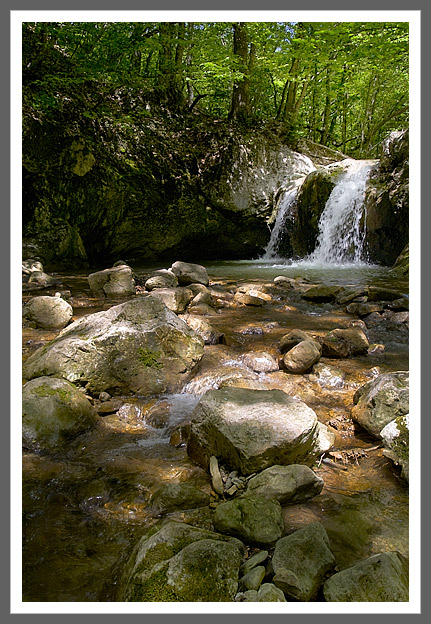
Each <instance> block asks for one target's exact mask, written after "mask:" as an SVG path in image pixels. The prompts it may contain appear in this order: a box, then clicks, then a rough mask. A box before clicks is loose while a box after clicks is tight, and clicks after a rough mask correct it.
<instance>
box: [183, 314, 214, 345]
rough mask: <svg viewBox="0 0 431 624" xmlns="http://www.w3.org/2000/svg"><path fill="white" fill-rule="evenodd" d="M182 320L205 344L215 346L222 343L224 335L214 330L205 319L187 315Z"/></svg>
mask: <svg viewBox="0 0 431 624" xmlns="http://www.w3.org/2000/svg"><path fill="white" fill-rule="evenodd" d="M181 318H182V319H183V320H184V321H185V322H186V323H187V325H188V326H189V327H191V328H192V329H193V331H195V332H196V333H197V334H198V336H200V337H201V338H202V340H203V341H204V343H205V344H208V345H215V344H218V343H220V342H222V340H223V336H224V334H223V333H222V332H219V331H217V330H216V329H214V328H213V327H212V326H211V325H210V324H209V323H208V321H206V320H205V319H203V318H201V317H199V316H196V315H194V314H193V315H192V314H185V315H184V316H182V317H181Z"/></svg>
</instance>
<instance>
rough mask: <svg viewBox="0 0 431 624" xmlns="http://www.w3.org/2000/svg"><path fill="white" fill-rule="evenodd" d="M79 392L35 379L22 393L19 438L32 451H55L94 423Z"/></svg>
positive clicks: (93, 415)
mask: <svg viewBox="0 0 431 624" xmlns="http://www.w3.org/2000/svg"><path fill="white" fill-rule="evenodd" d="M96 418H97V416H96V412H95V410H94V409H93V406H92V405H91V403H90V402H89V400H88V399H87V398H85V396H83V394H82V392H80V391H79V390H78V389H77V388H76V387H75V386H74V385H72V384H71V383H69V382H68V381H65V380H63V379H53V378H51V377H38V378H37V379H33V380H32V381H29V382H28V383H26V384H25V385H24V387H23V392H22V438H23V443H24V446H26V447H27V448H30V449H33V450H40V449H42V450H51V451H59V450H61V449H62V448H64V447H65V446H66V445H67V443H68V442H70V440H71V439H72V438H74V437H76V436H77V435H79V434H80V433H82V432H83V431H86V430H87V429H89V428H90V427H92V426H93V425H94V424H95V422H96Z"/></svg>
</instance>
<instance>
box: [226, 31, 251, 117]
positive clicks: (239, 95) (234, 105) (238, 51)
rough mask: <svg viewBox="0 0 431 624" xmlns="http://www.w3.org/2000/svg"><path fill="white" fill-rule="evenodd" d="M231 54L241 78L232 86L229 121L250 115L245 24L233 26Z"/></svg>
mask: <svg viewBox="0 0 431 624" xmlns="http://www.w3.org/2000/svg"><path fill="white" fill-rule="evenodd" d="M233 53H234V55H235V57H236V59H237V62H238V69H239V71H240V72H241V73H242V74H243V77H242V79H240V80H236V81H235V83H234V85H233V91H232V102H231V109H230V113H229V119H232V120H234V119H239V118H244V117H247V115H248V114H249V113H250V79H249V58H248V31H247V24H246V23H245V22H236V23H235V24H234V32H233Z"/></svg>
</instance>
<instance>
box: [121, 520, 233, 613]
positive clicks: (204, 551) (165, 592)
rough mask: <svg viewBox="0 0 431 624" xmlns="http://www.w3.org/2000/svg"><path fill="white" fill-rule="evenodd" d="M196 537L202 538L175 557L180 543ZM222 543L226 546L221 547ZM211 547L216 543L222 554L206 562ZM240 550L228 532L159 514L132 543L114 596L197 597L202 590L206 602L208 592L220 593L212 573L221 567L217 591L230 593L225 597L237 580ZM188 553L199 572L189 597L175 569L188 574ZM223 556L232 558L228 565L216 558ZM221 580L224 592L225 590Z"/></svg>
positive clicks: (126, 598) (210, 596)
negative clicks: (162, 517)
mask: <svg viewBox="0 0 431 624" xmlns="http://www.w3.org/2000/svg"><path fill="white" fill-rule="evenodd" d="M202 541H203V542H205V543H204V544H203V545H202V544H201V547H199V548H198V550H197V551H195V550H193V549H192V551H190V550H187V551H186V553H185V555H184V556H183V558H180V559H179V558H175V557H176V555H178V554H179V553H180V552H181V551H182V550H183V549H185V548H187V547H189V546H190V545H191V544H193V543H200V542H202ZM208 541H212V542H213V545H209V544H208V543H207V542H208ZM221 544H223V546H221ZM224 545H228V546H229V547H230V548H229V549H227V550H225V549H224V548H223V547H224ZM217 547H221V552H222V553H223V556H222V557H221V558H218V557H217V556H216V557H215V558H214V559H213V561H212V563H211V561H210V558H211V554H212V553H214V551H216V550H217ZM243 553H244V546H243V544H242V543H241V542H240V541H239V540H238V539H236V538H234V537H230V536H225V535H220V534H218V533H214V532H212V531H207V530H205V529H200V528H197V527H193V526H190V525H188V524H184V523H182V522H175V521H172V520H165V521H164V522H163V523H161V524H160V525H158V526H156V527H154V528H152V529H150V531H149V532H148V533H146V534H145V535H144V536H143V537H142V538H141V539H140V540H139V542H138V543H137V544H136V546H135V548H134V550H133V552H132V554H131V556H130V558H129V560H128V561H127V563H126V565H125V567H124V570H123V573H122V576H121V579H120V583H119V590H118V600H119V601H121V602H141V601H142V602H152V601H162V602H164V601H181V600H190V601H200V600H202V596H203V595H205V599H206V600H208V601H211V602H212V601H213V596H216V595H217V596H220V593H219V590H218V589H217V578H216V577H217V573H218V572H220V571H222V570H224V571H225V572H222V573H221V585H222V587H224V591H223V596H226V595H227V596H229V597H230V598H229V600H232V599H233V595H235V592H236V587H237V584H238V574H239V567H240V564H241V557H242V555H243ZM193 558H194V559H195V562H196V563H197V562H198V561H199V565H198V566H197V568H198V569H197V570H196V568H195V570H196V572H197V575H198V576H199V575H202V576H203V578H202V579H201V580H199V579H197V582H198V583H199V591H198V592H196V593H195V594H194V595H193V597H191V596H190V594H187V598H185V595H186V593H187V592H188V591H189V589H188V588H187V587H186V586H185V585H184V583H183V581H182V579H181V575H178V570H179V569H182V570H183V572H184V578H185V577H189V573H190V567H189V565H191V566H192V567H193ZM229 558H231V560H232V564H233V567H231V565H227V566H226V567H225V566H224V565H223V563H222V560H223V561H227V559H229ZM187 562H188V563H187ZM186 566H187V570H188V571H187V570H186ZM232 578H233V579H236V587H235V582H232V583H231V582H228V581H227V579H232ZM204 580H205V581H206V583H207V589H204V588H203V587H202V585H201V583H202V582H203V581H204ZM190 581H191V579H190ZM226 583H227V585H228V590H227V594H226V593H225V591H226ZM186 585H187V584H186ZM210 588H212V590H211V589H210ZM231 592H233V595H232V593H231ZM217 600H220V598H217Z"/></svg>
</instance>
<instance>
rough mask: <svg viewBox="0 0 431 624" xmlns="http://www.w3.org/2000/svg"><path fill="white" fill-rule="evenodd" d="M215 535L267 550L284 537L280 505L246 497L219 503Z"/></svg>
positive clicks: (263, 499)
mask: <svg viewBox="0 0 431 624" xmlns="http://www.w3.org/2000/svg"><path fill="white" fill-rule="evenodd" d="M213 525H214V528H215V530H216V531H218V532H219V533H222V534H223V535H232V536H233V537H237V538H238V539H240V540H241V541H244V542H246V543H247V544H253V545H258V546H266V545H267V544H273V543H274V542H276V541H277V540H278V539H279V538H280V537H281V536H282V534H283V530H284V522H283V515H282V510H281V506H280V503H278V502H277V501H275V500H268V499H267V498H261V497H260V496H247V497H246V498H237V499H234V500H230V501H226V502H224V503H220V505H218V506H217V507H216V510H215V512H214V516H213Z"/></svg>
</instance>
